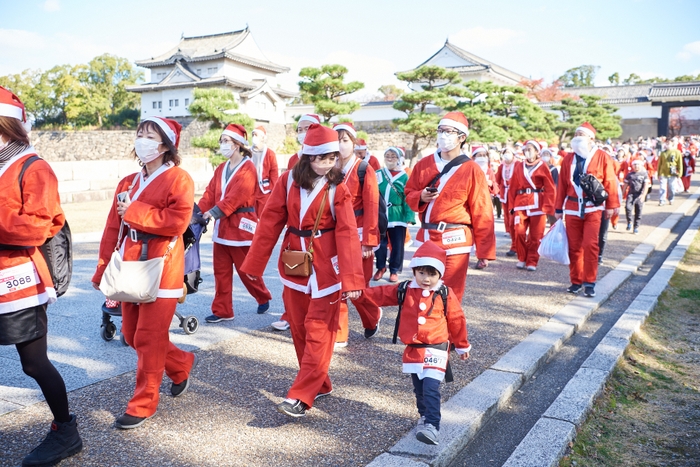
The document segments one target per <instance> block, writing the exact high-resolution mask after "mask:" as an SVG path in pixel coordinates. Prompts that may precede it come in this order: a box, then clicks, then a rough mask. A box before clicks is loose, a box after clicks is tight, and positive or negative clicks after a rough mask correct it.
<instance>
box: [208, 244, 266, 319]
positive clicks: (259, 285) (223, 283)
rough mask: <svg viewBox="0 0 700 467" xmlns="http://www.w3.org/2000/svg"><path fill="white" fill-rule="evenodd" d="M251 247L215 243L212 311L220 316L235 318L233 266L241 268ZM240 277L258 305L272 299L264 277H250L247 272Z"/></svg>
mask: <svg viewBox="0 0 700 467" xmlns="http://www.w3.org/2000/svg"><path fill="white" fill-rule="evenodd" d="M249 249H250V247H247V246H228V245H221V244H219V243H214V252H213V256H214V289H215V293H214V301H213V302H212V304H211V311H212V313H214V314H215V315H216V316H219V317H220V318H233V266H234V265H235V266H236V269H240V267H241V265H242V264H243V260H245V257H246V255H247V254H248V250H249ZM239 277H240V278H241V282H243V285H244V286H245V288H246V289H247V290H248V293H249V294H250V295H252V297H253V298H254V299H255V301H256V302H258V305H261V304H263V303H267V302H269V301H270V300H271V299H272V295H271V294H270V291H269V290H267V287H266V286H265V281H263V278H262V277H258V278H256V279H255V280H251V279H249V278H248V275H247V274H240V275H239Z"/></svg>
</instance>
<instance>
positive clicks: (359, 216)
mask: <svg viewBox="0 0 700 467" xmlns="http://www.w3.org/2000/svg"><path fill="white" fill-rule="evenodd" d="M333 129H334V130H335V131H337V132H338V142H339V147H340V159H339V160H338V166H339V167H340V169H341V170H342V172H343V174H344V175H345V178H344V183H345V186H346V187H347V188H348V191H350V194H351V195H352V204H353V209H354V213H355V222H356V223H357V232H358V239H359V242H360V243H361V246H362V270H363V271H364V276H365V286H369V281H370V279H371V278H372V269H373V264H372V263H373V260H374V249H375V248H377V247H378V246H379V242H380V239H379V225H378V223H379V222H378V221H379V188H378V186H377V174H376V172H375V171H374V169H373V168H372V166H371V165H369V163H366V164H364V165H365V166H366V168H365V177H364V182H363V183H360V175H359V169H360V166H361V165H363V161H362V160H361V159H359V158H358V157H356V156H355V153H354V149H355V146H356V136H357V132H356V131H355V128H354V127H353V126H352V124H351V123H341V124H336V125H334V126H333ZM352 303H353V305H355V309H357V312H358V314H359V315H360V319H361V320H362V327H363V328H364V329H365V332H364V335H365V338H367V339H369V338H371V337H373V336H375V335H376V333H377V330H378V326H379V320H380V319H381V313H382V312H381V309H380V308H379V307H377V306H376V305H374V304H373V303H372V302H370V301H368V300H367V299H366V298H365V297H362V296H360V297H359V298H358V299H355V300H353V301H352ZM339 326H340V327H339V329H338V334H337V335H336V338H335V339H336V344H337V345H336V347H339V348H342V347H345V346H347V343H348V334H349V329H348V306H347V303H346V302H342V303H341V304H340V324H339Z"/></svg>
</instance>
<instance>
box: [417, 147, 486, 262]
mask: <svg viewBox="0 0 700 467" xmlns="http://www.w3.org/2000/svg"><path fill="white" fill-rule="evenodd" d="M440 161H441V159H440V155H439V154H438V153H435V154H432V155H430V156H427V157H424V158H423V159H421V160H420V161H418V163H417V164H416V165H415V167H414V169H413V172H412V173H411V176H410V177H409V179H408V182H407V183H406V190H405V193H406V202H407V203H408V205H409V206H410V208H411V209H412V210H413V211H415V212H417V213H419V216H420V219H421V228H420V230H418V233H417V234H416V238H415V241H416V243H417V244H422V243H424V242H426V241H428V240H432V241H433V242H435V244H437V245H439V246H441V247H442V248H443V249H445V250H446V253H447V255H458V254H467V253H470V252H471V248H472V245H474V246H476V254H477V257H478V258H480V259H491V260H492V259H496V235H495V233H494V219H493V204H492V203H491V195H490V194H489V187H488V185H487V184H486V176H485V175H484V172H483V171H482V170H481V168H480V167H479V166H478V165H477V164H476V162H474V161H472V160H469V161H467V162H465V163H463V164H461V165H459V166H457V167H453V168H452V169H451V170H450V171H449V172H448V173H446V174H445V175H443V176H442V177H441V178H440V180H439V181H438V183H437V189H438V193H439V196H438V197H437V198H436V199H434V200H433V201H431V202H430V203H424V202H423V201H421V198H420V197H421V192H422V191H423V189H424V188H426V187H427V186H428V185H429V184H430V182H431V181H432V180H433V178H435V177H436V176H437V175H439V174H440V172H441V171H442V168H440V169H438V164H439V163H440ZM440 222H444V223H446V224H461V225H462V227H454V228H453V227H450V228H446V229H445V231H444V232H440V231H439V230H435V229H425V228H423V226H422V225H423V224H425V223H428V224H439V223H440Z"/></svg>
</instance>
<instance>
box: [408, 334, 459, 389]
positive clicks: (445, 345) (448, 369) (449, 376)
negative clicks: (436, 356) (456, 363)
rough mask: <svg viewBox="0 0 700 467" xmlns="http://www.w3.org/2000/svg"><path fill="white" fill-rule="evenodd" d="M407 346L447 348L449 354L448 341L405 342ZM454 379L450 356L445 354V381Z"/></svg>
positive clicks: (448, 381)
mask: <svg viewBox="0 0 700 467" xmlns="http://www.w3.org/2000/svg"><path fill="white" fill-rule="evenodd" d="M407 345H408V347H413V348H415V349H439V350H447V352H448V354H449V350H448V349H449V348H450V347H449V342H443V343H442V344H407ZM452 381H454V375H453V374H452V366H451V365H450V357H449V355H448V356H447V366H446V367H445V382H446V383H451V382H452Z"/></svg>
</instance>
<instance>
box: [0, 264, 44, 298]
mask: <svg viewBox="0 0 700 467" xmlns="http://www.w3.org/2000/svg"><path fill="white" fill-rule="evenodd" d="M40 283H41V280H40V279H39V275H38V274H37V273H36V268H35V267H34V263H32V262H31V261H30V262H28V263H24V264H20V265H19V266H14V267H11V268H7V269H3V270H2V271H0V295H5V294H8V293H12V292H17V291H19V290H22V289H26V288H28V287H34V286H36V285H39V284H40Z"/></svg>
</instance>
